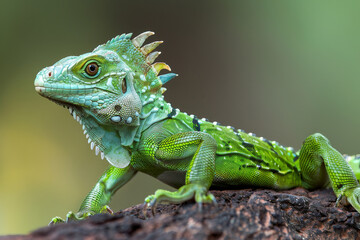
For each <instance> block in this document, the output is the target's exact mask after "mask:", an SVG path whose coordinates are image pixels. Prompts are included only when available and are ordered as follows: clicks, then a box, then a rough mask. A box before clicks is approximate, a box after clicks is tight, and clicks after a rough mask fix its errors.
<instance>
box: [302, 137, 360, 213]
mask: <svg viewBox="0 0 360 240" xmlns="http://www.w3.org/2000/svg"><path fill="white" fill-rule="evenodd" d="M299 161H300V168H301V175H302V181H303V186H304V187H305V188H308V189H314V188H321V187H325V186H327V185H328V183H329V180H330V183H331V186H332V189H333V190H334V193H335V195H336V196H337V198H338V200H337V201H336V203H337V204H338V203H340V201H342V200H345V201H344V203H348V202H349V203H350V204H351V205H352V206H353V207H354V208H355V209H356V210H357V211H358V212H360V203H359V202H360V185H359V182H358V180H357V179H356V177H355V174H354V172H353V171H352V169H351V167H350V166H349V164H348V163H347V162H346V161H345V159H344V157H343V156H342V155H341V154H340V153H339V152H338V151H337V150H336V149H334V148H333V147H332V146H331V145H330V143H329V141H328V140H327V139H326V138H325V137H324V136H323V135H321V134H319V133H316V134H313V135H311V136H309V137H308V138H307V139H306V140H305V142H304V144H303V146H302V147H301V150H300V156H299Z"/></svg>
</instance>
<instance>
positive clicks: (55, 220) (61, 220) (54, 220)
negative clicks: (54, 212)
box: [48, 217, 65, 226]
mask: <svg viewBox="0 0 360 240" xmlns="http://www.w3.org/2000/svg"><path fill="white" fill-rule="evenodd" d="M63 222H65V220H64V219H62V218H61V217H54V218H53V219H51V221H50V222H49V224H48V225H49V226H50V225H55V224H59V223H63Z"/></svg>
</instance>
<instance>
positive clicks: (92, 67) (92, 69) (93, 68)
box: [85, 62, 99, 76]
mask: <svg viewBox="0 0 360 240" xmlns="http://www.w3.org/2000/svg"><path fill="white" fill-rule="evenodd" d="M85 71H86V73H87V74H88V75H90V76H95V75H96V74H97V72H98V71H99V66H98V65H97V63H95V62H92V63H89V64H88V65H87V66H86V69H85Z"/></svg>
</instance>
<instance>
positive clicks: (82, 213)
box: [49, 205, 114, 225]
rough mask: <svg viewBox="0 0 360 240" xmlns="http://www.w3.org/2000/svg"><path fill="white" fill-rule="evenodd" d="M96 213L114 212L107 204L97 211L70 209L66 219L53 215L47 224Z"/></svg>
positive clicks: (69, 220)
mask: <svg viewBox="0 0 360 240" xmlns="http://www.w3.org/2000/svg"><path fill="white" fill-rule="evenodd" d="M97 213H110V214H113V213H114V212H113V211H112V210H111V208H110V207H109V206H108V205H105V206H103V207H102V208H101V210H100V211H99V212H95V211H91V210H82V211H79V212H77V213H74V212H72V211H70V212H68V214H66V220H64V219H62V218H61V217H54V218H53V219H51V221H50V223H49V225H53V224H58V223H63V222H71V221H80V220H83V219H86V218H88V217H90V216H92V215H95V214H97Z"/></svg>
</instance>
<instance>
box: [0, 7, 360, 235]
mask: <svg viewBox="0 0 360 240" xmlns="http://www.w3.org/2000/svg"><path fill="white" fill-rule="evenodd" d="M359 10H360V2H359V1H157V0H152V1H149V0H148V1H145V0H144V1H110V0H105V1H93V0H87V1H70V0H67V1H46V0H43V1H39V0H35V1H16V0H15V1H2V2H1V7H0V30H1V37H0V46H1V47H0V51H1V52H0V53H1V59H0V61H1V62H0V63H1V67H0V70H1V76H0V107H1V108H0V109H1V112H0V196H1V197H0V234H19V233H27V232H29V231H31V230H33V229H36V228H38V227H41V226H44V225H46V224H47V223H48V222H49V221H50V219H51V218H52V217H54V216H56V215H59V216H62V217H64V216H65V214H66V213H67V212H68V211H69V210H73V211H76V210H77V209H78V208H79V206H80V203H81V201H82V200H83V198H84V197H85V195H86V194H87V192H88V191H89V190H90V189H91V187H92V186H93V185H94V184H95V182H96V181H97V179H98V177H99V176H100V175H101V174H102V172H103V171H104V170H105V169H106V167H107V165H108V164H107V162H105V161H101V160H100V158H99V157H96V156H95V154H94V152H93V151H90V148H89V146H88V144H87V141H86V139H85V137H84V136H83V134H82V131H81V127H80V126H79V124H78V123H77V122H76V121H74V120H73V119H72V117H70V115H69V113H68V111H67V110H65V109H63V108H61V107H59V106H56V105H55V104H54V103H52V102H50V101H48V100H46V99H44V98H42V97H40V96H39V95H38V94H37V93H36V92H35V90H34V86H33V81H34V78H35V76H36V74H37V72H38V71H39V70H40V69H41V68H43V67H45V66H49V65H52V64H53V63H54V62H56V61H57V60H59V59H61V58H63V57H66V56H68V55H79V54H82V53H85V52H88V51H92V50H93V49H94V48H95V47H96V46H97V45H99V44H102V43H104V42H106V41H107V40H109V39H110V38H112V37H114V36H116V35H118V34H121V33H128V32H133V33H134V34H135V35H137V34H139V33H141V32H143V31H147V30H152V31H154V32H156V35H155V36H152V37H151V39H149V41H152V40H164V41H165V43H164V44H163V45H162V46H160V47H159V49H160V51H162V55H161V56H160V57H159V59H158V60H159V61H165V62H167V63H168V64H169V65H170V66H171V67H172V70H173V72H175V73H178V74H179V77H177V78H176V79H174V80H172V81H171V82H169V83H168V84H166V87H167V88H168V91H167V92H166V93H165V99H166V100H168V101H169V102H171V103H172V105H173V106H174V107H178V108H180V109H181V110H182V111H185V112H187V113H189V114H190V113H192V114H195V115H197V116H198V117H200V118H201V117H206V118H208V119H209V120H211V121H215V120H216V121H218V122H220V123H222V124H224V125H232V126H234V127H236V128H241V129H244V130H245V131H247V132H254V133H256V134H257V135H258V136H263V137H265V138H268V139H271V140H277V141H278V142H280V143H281V144H283V145H285V146H293V147H295V148H296V149H298V148H299V147H300V146H301V143H302V141H303V140H304V139H305V138H306V137H307V136H308V135H310V134H312V133H314V132H321V133H323V134H324V135H325V136H327V137H328V138H329V139H330V140H331V142H332V144H333V145H334V146H335V147H336V148H337V149H339V150H340V151H341V152H343V153H349V154H355V153H357V152H360V146H359V135H360V126H359V118H360V111H359V100H360V99H359V92H360V81H359V70H360V68H359V64H360V28H359V26H360V15H359ZM157 188H167V189H171V188H169V187H167V186H165V185H163V184H161V183H159V182H158V181H156V180H154V179H152V178H150V177H148V176H145V175H144V174H138V175H137V176H136V177H135V178H134V179H133V180H132V181H131V182H130V183H129V184H127V185H126V186H125V187H123V188H122V189H120V190H119V192H118V193H117V195H116V197H115V198H114V199H113V201H112V203H111V207H112V208H113V210H115V211H118V210H120V209H123V208H126V207H128V206H131V205H133V204H138V203H142V202H143V200H144V198H145V197H146V196H147V195H149V194H152V193H153V192H154V191H155V190H156V189H157Z"/></svg>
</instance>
